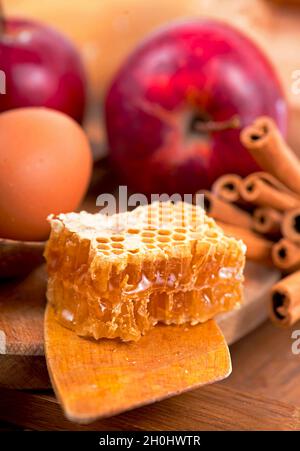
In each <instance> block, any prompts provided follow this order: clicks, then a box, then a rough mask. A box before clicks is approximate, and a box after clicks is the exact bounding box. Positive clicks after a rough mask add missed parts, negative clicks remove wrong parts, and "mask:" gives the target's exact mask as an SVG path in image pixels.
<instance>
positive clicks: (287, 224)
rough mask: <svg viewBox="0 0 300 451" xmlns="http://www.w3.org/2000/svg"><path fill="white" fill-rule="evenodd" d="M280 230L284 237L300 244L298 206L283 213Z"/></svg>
mask: <svg viewBox="0 0 300 451" xmlns="http://www.w3.org/2000/svg"><path fill="white" fill-rule="evenodd" d="M281 230H282V234H283V236H284V237H285V238H288V239H289V240H290V241H292V242H294V243H298V244H300V207H299V208H295V209H294V210H291V211H288V212H287V213H286V214H285V215H284V217H283V221H282V227H281Z"/></svg>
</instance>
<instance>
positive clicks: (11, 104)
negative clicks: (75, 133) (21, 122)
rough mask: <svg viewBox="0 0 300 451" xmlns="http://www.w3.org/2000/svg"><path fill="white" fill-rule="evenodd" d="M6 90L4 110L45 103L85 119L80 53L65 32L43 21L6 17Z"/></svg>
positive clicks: (2, 54) (1, 99) (0, 51)
mask: <svg viewBox="0 0 300 451" xmlns="http://www.w3.org/2000/svg"><path fill="white" fill-rule="evenodd" d="M0 69H1V70H2V71H4V72H5V76H6V94H5V95H1V96H0V111H6V110H10V109H14V108H21V107H28V106H44V107H48V108H52V109H55V110H58V111H61V112H63V113H65V114H68V115H69V116H71V117H72V118H73V119H75V120H76V121H77V122H79V123H80V122H82V119H83V115H84V110H85V104H86V77H85V72H84V68H83V65H82V63H81V59H80V56H79V54H78V52H77V50H76V49H75V47H74V46H73V44H72V43H71V42H70V41H69V40H68V39H67V38H66V37H65V36H63V35H62V34H60V33H59V32H57V31H55V30H54V29H52V28H50V27H48V26H46V25H42V24H40V23H37V22H34V21H31V20H23V19H10V18H9V19H6V20H5V21H4V29H3V30H2V32H1V34H0Z"/></svg>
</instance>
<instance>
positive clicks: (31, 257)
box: [0, 238, 46, 279]
mask: <svg viewBox="0 0 300 451" xmlns="http://www.w3.org/2000/svg"><path fill="white" fill-rule="evenodd" d="M45 244H46V242H45V241H17V240H8V239H4V238H0V279H3V278H7V277H16V276H23V275H26V274H29V273H30V271H31V270H32V269H33V268H35V267H36V266H38V265H40V264H41V263H43V261H44V257H43V252H44V248H45Z"/></svg>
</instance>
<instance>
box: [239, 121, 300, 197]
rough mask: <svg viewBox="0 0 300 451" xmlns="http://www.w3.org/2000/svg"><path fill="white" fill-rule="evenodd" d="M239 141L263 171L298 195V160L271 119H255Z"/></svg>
mask: <svg viewBox="0 0 300 451" xmlns="http://www.w3.org/2000/svg"><path fill="white" fill-rule="evenodd" d="M240 139H241V142H242V144H243V145H244V146H245V147H246V149H247V150H248V151H249V153H250V154H251V155H252V157H253V158H254V160H255V161H256V162H257V163H258V165H259V166H260V167H261V168H262V169H263V170H265V171H267V172H269V173H270V174H272V175H273V176H274V177H276V178H277V179H278V180H280V181H281V182H282V183H284V184H285V185H286V186H287V187H288V188H290V189H291V190H292V191H294V192H295V193H298V194H300V160H299V159H298V158H297V156H296V155H295V153H294V152H293V151H292V150H291V148H290V147H289V146H288V145H287V144H286V142H285V141H284V139H283V137H282V135H281V133H280V131H279V130H278V128H277V126H276V124H275V122H274V121H273V119H271V118H270V117H267V116H261V117H259V118H257V119H256V120H255V121H254V123H253V124H252V125H250V126H248V127H245V128H244V129H243V130H242V131H241V134H240Z"/></svg>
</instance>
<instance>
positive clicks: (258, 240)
mask: <svg viewBox="0 0 300 451" xmlns="http://www.w3.org/2000/svg"><path fill="white" fill-rule="evenodd" d="M217 224H218V225H219V226H220V227H221V228H222V229H223V230H224V232H225V233H226V234H227V235H229V236H232V237H234V238H237V239H240V240H242V241H243V242H244V243H245V244H246V246H247V252H246V257H247V258H248V259H249V260H254V261H259V262H264V263H271V251H272V245H273V243H272V241H269V240H266V239H265V238H262V237H260V236H259V235H258V234H256V233H255V232H252V231H251V230H249V229H245V228H242V227H237V226H234V225H231V224H225V223H224V222H221V221H217Z"/></svg>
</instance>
